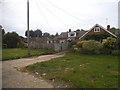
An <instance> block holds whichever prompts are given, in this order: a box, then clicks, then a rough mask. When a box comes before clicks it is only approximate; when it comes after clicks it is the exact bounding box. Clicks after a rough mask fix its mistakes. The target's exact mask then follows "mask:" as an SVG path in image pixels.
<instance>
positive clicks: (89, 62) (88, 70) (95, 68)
mask: <svg viewBox="0 0 120 90" xmlns="http://www.w3.org/2000/svg"><path fill="white" fill-rule="evenodd" d="M26 69H27V70H28V71H30V72H32V73H33V74H35V72H37V73H38V77H39V76H42V77H43V78H45V79H47V80H52V81H53V80H54V82H55V83H56V84H57V81H58V82H59V85H60V82H61V83H63V81H65V82H66V83H67V84H66V83H65V84H64V83H63V84H64V85H65V86H66V85H67V86H68V88H69V86H70V88H118V58H117V56H110V55H81V54H75V53H68V54H66V55H65V56H63V57H59V58H55V59H52V60H50V61H47V62H41V63H35V64H32V65H29V66H27V67H26ZM43 73H45V74H46V75H44V76H43ZM35 75H37V74H35Z"/></svg>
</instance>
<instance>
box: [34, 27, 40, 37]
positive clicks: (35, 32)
mask: <svg viewBox="0 0 120 90" xmlns="http://www.w3.org/2000/svg"><path fill="white" fill-rule="evenodd" d="M34 36H35V37H42V31H41V30H40V29H37V30H35V31H34Z"/></svg>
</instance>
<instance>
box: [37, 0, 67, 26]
mask: <svg viewBox="0 0 120 90" xmlns="http://www.w3.org/2000/svg"><path fill="white" fill-rule="evenodd" d="M39 2H40V1H39ZM40 4H41V5H42V6H43V7H44V8H45V9H47V10H48V11H49V12H50V13H51V14H52V15H54V17H55V18H56V19H57V20H59V22H61V23H62V24H63V25H65V26H67V25H66V24H65V23H64V22H63V21H62V20H61V19H59V17H57V16H56V15H55V14H54V13H53V12H52V11H51V10H50V9H48V8H47V7H46V6H45V5H44V4H43V3H42V2H40Z"/></svg>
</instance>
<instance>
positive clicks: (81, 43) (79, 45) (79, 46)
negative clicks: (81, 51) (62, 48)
mask: <svg viewBox="0 0 120 90" xmlns="http://www.w3.org/2000/svg"><path fill="white" fill-rule="evenodd" d="M86 42H88V41H79V42H77V44H76V47H78V48H82V45H83V44H84V43H86Z"/></svg>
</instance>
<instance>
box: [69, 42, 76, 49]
mask: <svg viewBox="0 0 120 90" xmlns="http://www.w3.org/2000/svg"><path fill="white" fill-rule="evenodd" d="M76 42H77V41H71V42H69V44H68V48H72V47H73V45H75V44H76Z"/></svg>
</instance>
